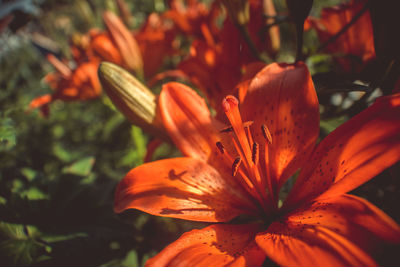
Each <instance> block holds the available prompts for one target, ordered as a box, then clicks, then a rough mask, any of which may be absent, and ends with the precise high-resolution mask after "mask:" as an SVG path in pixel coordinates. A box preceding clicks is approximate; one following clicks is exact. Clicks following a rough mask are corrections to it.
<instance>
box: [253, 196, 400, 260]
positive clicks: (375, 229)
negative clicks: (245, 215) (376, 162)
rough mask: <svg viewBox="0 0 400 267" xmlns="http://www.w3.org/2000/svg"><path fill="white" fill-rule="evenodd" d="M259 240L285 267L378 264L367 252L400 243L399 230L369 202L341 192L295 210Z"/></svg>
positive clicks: (261, 245)
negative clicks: (338, 194) (341, 194)
mask: <svg viewBox="0 0 400 267" xmlns="http://www.w3.org/2000/svg"><path fill="white" fill-rule="evenodd" d="M256 242H257V243H258V245H259V246H260V247H261V248H263V249H264V251H265V252H266V253H267V255H268V256H269V257H271V258H272V259H273V260H274V261H276V262H277V263H279V264H280V265H283V266H306V265H307V264H308V265H310V264H311V265H312V266H374V265H376V263H375V261H374V260H373V259H372V258H371V257H370V256H369V255H368V254H367V253H378V251H377V249H382V248H384V245H386V244H399V243H400V228H399V226H398V225H397V224H396V223H395V222H394V221H393V220H392V219H391V218H389V217H388V216H387V215H386V214H384V213H383V212H382V211H381V210H379V209H378V208H376V207H375V206H373V205H372V204H370V203H369V202H368V201H366V200H363V199H361V198H358V197H355V196H351V195H343V196H340V197H337V198H333V199H329V200H327V201H324V202H322V201H319V202H318V201H316V202H314V203H312V204H309V205H307V206H305V207H302V208H300V209H297V210H296V211H294V212H292V214H290V215H288V216H287V217H286V218H284V219H282V220H280V221H278V222H274V223H273V224H272V225H271V226H270V227H269V228H268V229H267V231H266V232H264V233H262V234H259V235H257V237H256ZM366 252H367V253H366Z"/></svg>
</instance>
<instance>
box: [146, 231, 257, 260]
mask: <svg viewBox="0 0 400 267" xmlns="http://www.w3.org/2000/svg"><path fill="white" fill-rule="evenodd" d="M259 228H260V226H259V225H255V224H246V225H211V226H209V227H206V228H204V229H201V230H193V231H190V232H188V233H185V234H183V235H182V236H181V237H180V238H179V239H178V240H177V241H175V242H174V243H172V244H170V245H169V246H168V247H166V248H165V249H164V250H163V251H161V252H160V253H159V254H158V255H157V256H155V257H153V258H152V259H150V260H148V261H147V263H146V266H148V267H150V266H207V265H211V266H216V267H217V266H261V264H262V263H263V261H264V259H265V253H264V252H263V251H262V250H261V249H260V248H259V247H258V246H257V245H256V244H255V242H254V235H255V234H256V232H257V231H258V230H259Z"/></svg>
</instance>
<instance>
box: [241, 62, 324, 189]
mask: <svg viewBox="0 0 400 267" xmlns="http://www.w3.org/2000/svg"><path fill="white" fill-rule="evenodd" d="M241 113H242V117H243V118H244V120H245V121H246V120H248V121H254V124H253V126H252V128H253V134H254V138H255V140H256V141H257V142H258V143H259V144H265V139H264V137H263V135H262V132H261V125H262V124H265V125H266V126H267V127H268V128H269V131H270V132H271V136H272V144H271V145H269V146H268V148H269V157H270V164H269V166H266V167H265V168H270V170H271V178H272V179H273V181H275V182H276V183H277V184H278V185H279V186H281V185H282V184H283V183H284V182H285V181H286V180H287V178H288V177H289V176H290V175H292V174H293V173H294V172H295V171H296V170H297V169H298V168H299V167H300V166H301V165H303V163H304V162H305V161H306V160H307V156H308V155H309V152H310V151H311V150H312V149H313V147H314V145H315V141H316V139H317V137H318V133H319V110H318V99H317V95H316V93H315V89H314V85H313V82H312V80H311V76H310V73H309V71H308V69H307V66H306V65H305V64H304V63H302V62H299V63H297V64H294V65H289V64H277V63H273V64H270V65H268V66H267V67H265V68H264V69H263V70H261V71H260V72H259V73H258V74H257V75H256V76H255V78H254V79H253V80H252V82H251V84H250V87H249V89H248V93H247V96H246V98H245V100H244V102H243V104H242V106H241ZM262 147H263V146H262ZM262 153H263V152H262ZM260 154H261V153H260Z"/></svg>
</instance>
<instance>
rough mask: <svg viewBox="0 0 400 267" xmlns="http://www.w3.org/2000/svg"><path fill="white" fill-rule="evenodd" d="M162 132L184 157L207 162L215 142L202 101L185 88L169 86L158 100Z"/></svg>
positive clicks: (172, 83) (177, 84)
mask: <svg viewBox="0 0 400 267" xmlns="http://www.w3.org/2000/svg"><path fill="white" fill-rule="evenodd" d="M159 105H160V111H161V116H162V120H163V124H164V127H165V129H166V130H167V131H168V133H169V135H170V137H171V139H172V140H173V141H174V143H175V145H176V146H177V147H178V148H179V149H180V150H181V151H182V153H183V154H184V155H185V156H189V157H193V158H198V159H202V160H204V161H206V160H207V159H208V158H209V156H210V154H211V152H212V150H213V149H214V148H215V143H216V142H217V141H218V138H217V133H216V132H215V130H214V127H213V124H212V119H211V115H210V112H209V110H208V107H207V105H206V103H205V101H204V99H203V98H201V97H200V96H199V95H197V93H196V92H195V91H193V90H192V89H190V88H189V87H187V86H186V85H183V84H180V83H176V82H170V83H167V84H165V85H164V86H163V89H162V91H161V93H160V99H159Z"/></svg>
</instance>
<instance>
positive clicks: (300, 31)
mask: <svg viewBox="0 0 400 267" xmlns="http://www.w3.org/2000/svg"><path fill="white" fill-rule="evenodd" d="M303 33H304V21H303V22H302V23H296V36H297V43H296V45H297V50H296V62H298V61H302V60H304V56H303Z"/></svg>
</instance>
